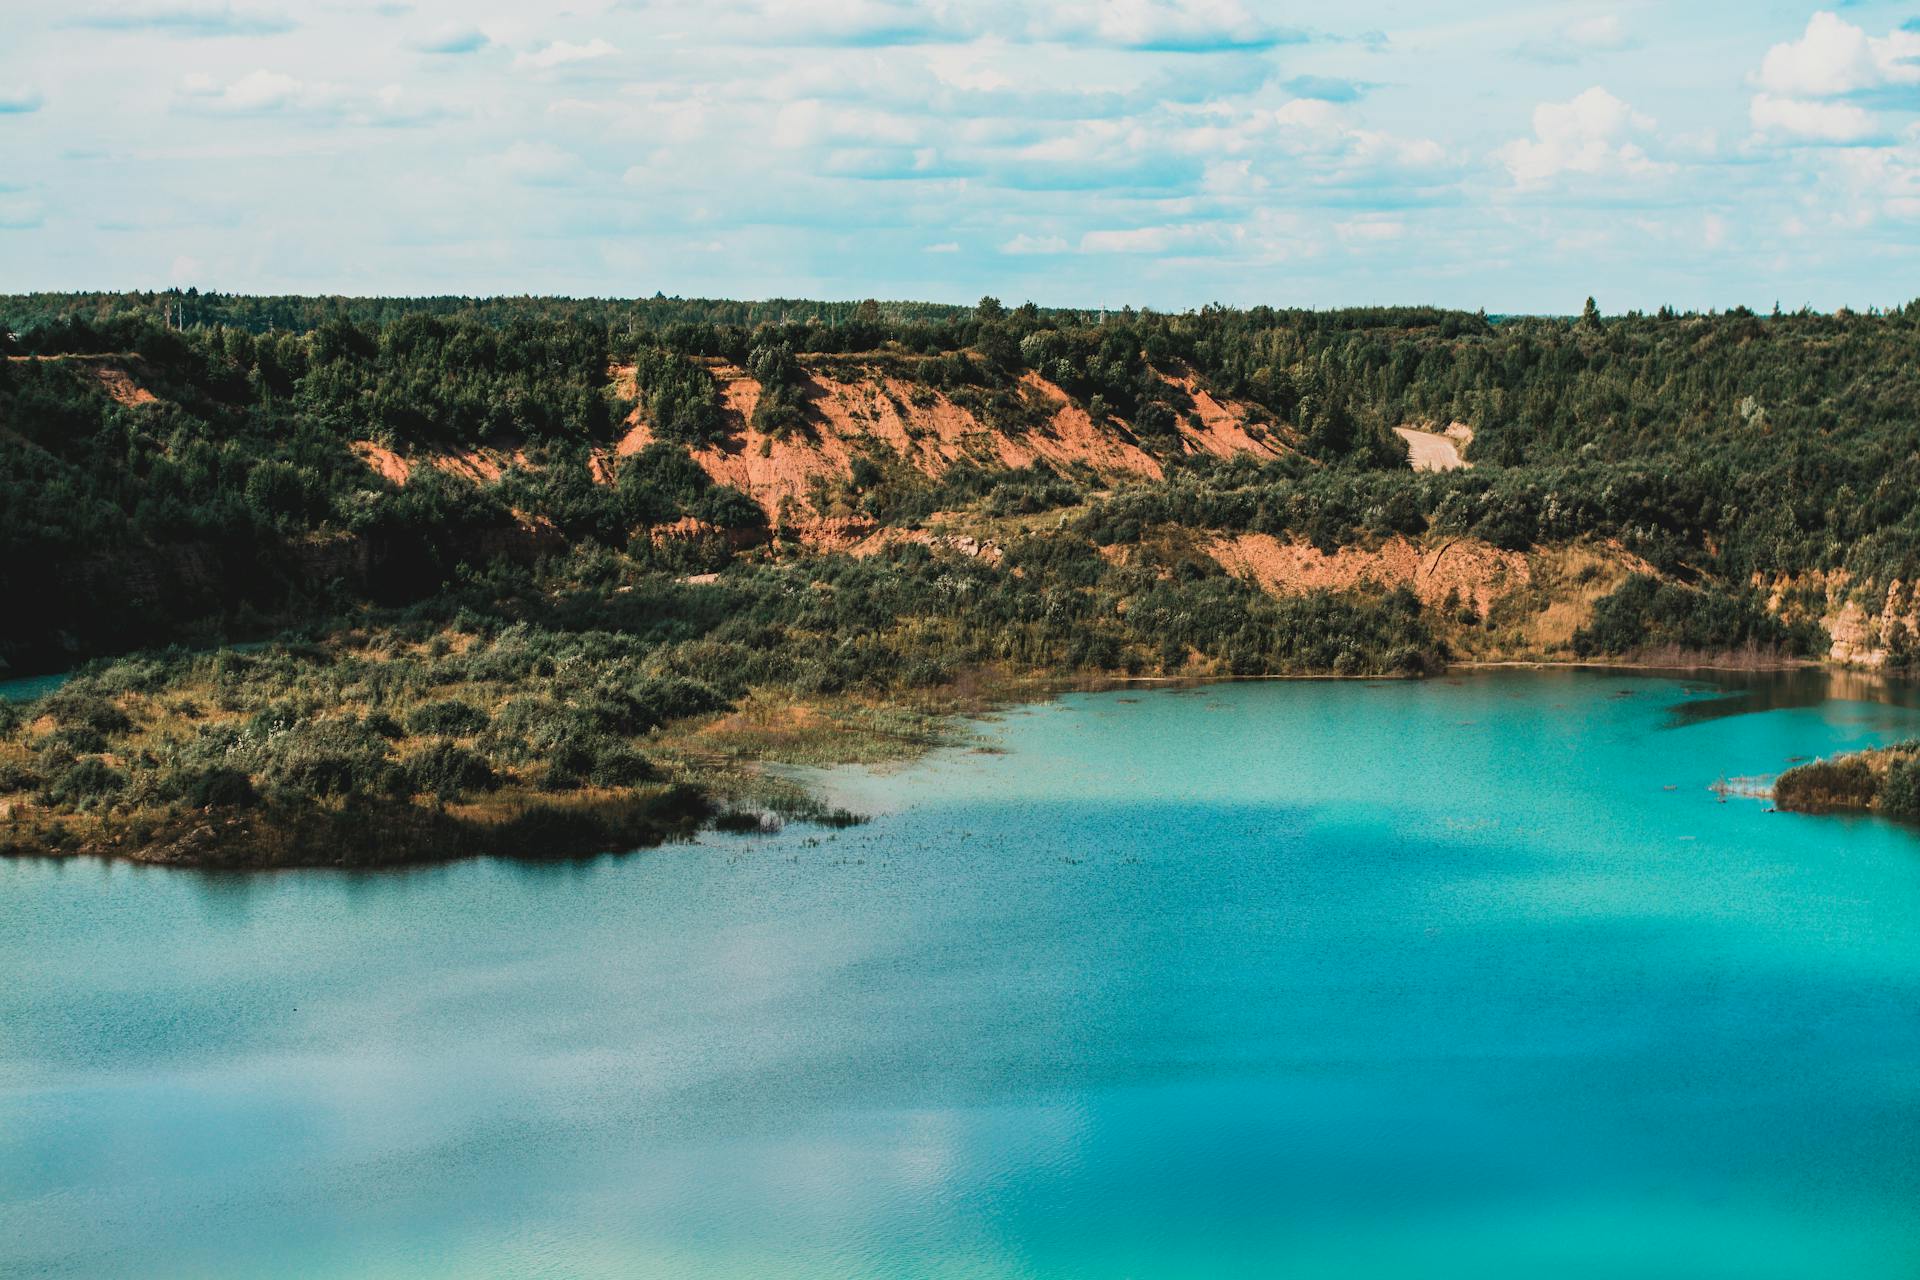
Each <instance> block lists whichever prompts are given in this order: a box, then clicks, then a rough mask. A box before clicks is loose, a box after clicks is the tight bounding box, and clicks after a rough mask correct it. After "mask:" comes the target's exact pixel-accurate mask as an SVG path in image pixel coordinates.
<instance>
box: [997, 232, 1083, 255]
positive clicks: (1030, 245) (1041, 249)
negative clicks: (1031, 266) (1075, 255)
mask: <svg viewBox="0 0 1920 1280" xmlns="http://www.w3.org/2000/svg"><path fill="white" fill-rule="evenodd" d="M1068 247H1069V246H1068V244H1067V242H1066V241H1065V240H1063V239H1061V238H1060V237H1059V236H1032V235H1028V234H1027V233H1026V232H1024V231H1022V232H1021V233H1020V234H1019V235H1017V236H1015V237H1014V238H1013V239H1011V240H1009V241H1007V242H1006V243H1005V244H1003V245H1001V246H1000V252H1002V253H1011V254H1016V255H1024V254H1039V253H1065V252H1066V251H1067V249H1068Z"/></svg>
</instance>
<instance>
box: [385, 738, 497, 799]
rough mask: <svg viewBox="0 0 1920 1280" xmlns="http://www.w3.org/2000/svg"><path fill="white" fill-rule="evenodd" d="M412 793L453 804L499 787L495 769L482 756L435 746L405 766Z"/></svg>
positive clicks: (451, 745)
mask: <svg viewBox="0 0 1920 1280" xmlns="http://www.w3.org/2000/svg"><path fill="white" fill-rule="evenodd" d="M406 772H407V781H408V785H409V787H410V789H411V790H413V791H415V792H420V793H424V794H427V795H434V796H438V797H439V798H440V799H442V800H452V799H454V798H456V797H458V796H460V795H463V794H465V793H466V792H469V791H491V790H492V789H493V788H495V787H497V786H499V785H500V779H499V777H498V776H497V775H495V773H494V771H493V766H491V765H489V764H488V763H487V762H486V759H485V758H484V757H482V756H481V755H480V754H479V753H477V752H474V751H469V750H468V749H467V748H465V747H462V746H458V745H456V744H454V743H452V742H447V741H444V740H442V741H439V742H435V743H433V744H432V745H431V746H429V747H428V748H427V749H426V750H425V751H422V752H420V753H419V754H418V755H415V756H413V757H412V758H411V759H409V760H408V761H407V762H406Z"/></svg>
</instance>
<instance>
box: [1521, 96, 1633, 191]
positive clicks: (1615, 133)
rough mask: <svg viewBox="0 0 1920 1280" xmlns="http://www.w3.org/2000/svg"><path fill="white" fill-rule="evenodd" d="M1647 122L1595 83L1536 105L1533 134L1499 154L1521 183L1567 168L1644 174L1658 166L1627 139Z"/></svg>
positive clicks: (1544, 180)
mask: <svg viewBox="0 0 1920 1280" xmlns="http://www.w3.org/2000/svg"><path fill="white" fill-rule="evenodd" d="M1652 128H1653V121H1652V120H1651V119H1650V118H1648V117H1647V116H1644V115H1642V114H1640V113H1639V112H1637V111H1635V110H1634V109H1633V108H1632V107H1630V106H1628V105H1627V104H1626V103H1625V102H1622V101H1621V100H1620V99H1619V98H1616V97H1614V96H1613V95H1612V94H1611V93H1608V92H1607V91H1606V90H1605V89H1603V88H1601V87H1600V86H1598V85H1595V86H1594V87H1593V88H1591V89H1588V90H1587V91H1586V92H1585V93H1583V94H1580V95H1579V96H1578V97H1576V98H1572V99H1570V100H1568V101H1566V102H1543V103H1541V104H1540V105H1539V106H1537V107H1535V108H1534V109H1533V137H1531V138H1517V139H1515V140H1514V141H1512V142H1510V143H1508V144H1507V145H1506V146H1505V147H1502V148H1501V149H1500V158H1501V160H1502V161H1504V162H1505V164H1506V166H1507V170H1508V172H1510V173H1512V174H1513V181H1514V185H1516V186H1518V187H1520V188H1522V189H1531V188H1537V187H1542V186H1545V185H1547V184H1548V183H1550V182H1551V181H1552V180H1553V179H1555V178H1557V177H1559V176H1560V175H1562V174H1568V173H1577V174H1589V175H1595V176H1599V175H1609V174H1611V175H1616V176H1618V175H1642V174H1649V173H1654V172H1658V171H1659V170H1661V169H1662V168H1663V166H1661V165H1659V164H1656V163H1655V162H1654V161H1653V160H1652V159H1651V158H1650V157H1649V156H1648V155H1647V153H1646V152H1645V151H1644V150H1643V149H1642V148H1641V147H1640V145H1639V144H1638V143H1636V142H1634V141H1632V139H1633V137H1635V136H1636V135H1639V134H1644V133H1647V132H1649V131H1651V130H1652Z"/></svg>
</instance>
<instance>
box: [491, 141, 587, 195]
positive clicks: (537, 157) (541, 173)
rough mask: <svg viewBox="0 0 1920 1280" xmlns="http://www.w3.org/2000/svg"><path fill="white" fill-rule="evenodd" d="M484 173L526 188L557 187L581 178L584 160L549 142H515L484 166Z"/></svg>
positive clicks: (493, 156) (492, 157) (492, 156)
mask: <svg viewBox="0 0 1920 1280" xmlns="http://www.w3.org/2000/svg"><path fill="white" fill-rule="evenodd" d="M482 169H484V171H490V173H493V175H499V177H503V178H509V180H513V182H520V184H524V186H557V184H563V182H568V180H572V178H574V177H578V175H580V171H582V161H580V157H578V155H574V154H572V152H563V150H561V148H557V146H553V144H547V142H515V144H513V146H509V148H507V150H505V152H501V154H497V155H490V157H488V159H486V161H484V163H482Z"/></svg>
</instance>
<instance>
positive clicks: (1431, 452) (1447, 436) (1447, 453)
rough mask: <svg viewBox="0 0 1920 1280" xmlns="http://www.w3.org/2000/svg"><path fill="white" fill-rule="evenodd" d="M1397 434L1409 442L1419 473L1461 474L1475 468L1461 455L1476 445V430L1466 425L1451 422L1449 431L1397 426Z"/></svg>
mask: <svg viewBox="0 0 1920 1280" xmlns="http://www.w3.org/2000/svg"><path fill="white" fill-rule="evenodd" d="M1393 433H1394V434H1395V435H1397V436H1399V437H1400V438H1401V439H1402V440H1405V441H1406V442H1407V450H1408V452H1409V453H1410V454H1412V457H1413V469H1414V470H1415V471H1458V470H1460V469H1461V468H1463V467H1470V466H1472V465H1473V464H1472V463H1471V462H1468V461H1467V460H1466V459H1465V458H1464V457H1462V456H1461V453H1462V451H1463V450H1464V449H1465V448H1466V447H1467V446H1468V445H1469V444H1472V443H1473V428H1472V427H1469V426H1468V425H1467V424H1466V423H1464V422H1455V423H1451V424H1449V425H1448V427H1447V429H1446V430H1445V431H1424V430H1422V429H1421V428H1419V427H1395V428H1394V429H1393Z"/></svg>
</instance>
